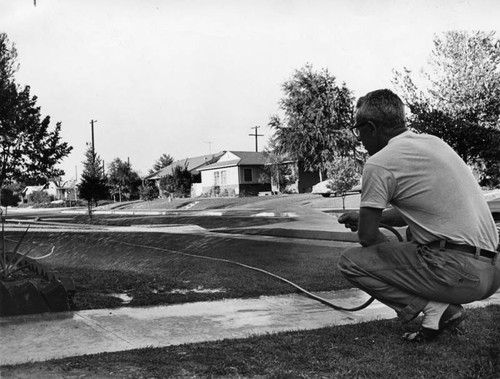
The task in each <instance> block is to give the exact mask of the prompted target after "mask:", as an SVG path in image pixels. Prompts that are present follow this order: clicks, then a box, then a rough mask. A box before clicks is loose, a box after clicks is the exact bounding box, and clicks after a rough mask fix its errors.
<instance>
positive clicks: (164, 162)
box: [149, 153, 174, 174]
mask: <svg viewBox="0 0 500 379" xmlns="http://www.w3.org/2000/svg"><path fill="white" fill-rule="evenodd" d="M173 162H174V158H173V157H172V156H171V155H170V154H165V153H163V154H162V155H161V157H160V158H158V159H157V160H156V162H155V163H154V165H153V168H152V169H150V170H149V173H150V174H154V173H155V172H158V171H160V170H161V169H162V168H163V167H167V166H170V165H171V164H172V163H173Z"/></svg>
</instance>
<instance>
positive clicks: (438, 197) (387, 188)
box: [360, 131, 498, 251]
mask: <svg viewBox="0 0 500 379" xmlns="http://www.w3.org/2000/svg"><path fill="white" fill-rule="evenodd" d="M360 205H361V207H371V208H377V209H384V208H387V207H388V206H389V205H392V206H393V207H394V208H395V209H397V210H398V211H399V212H400V213H401V215H402V216H403V218H404V220H405V221H406V223H407V224H408V226H409V227H410V230H411V232H412V234H413V238H414V239H415V241H416V242H418V243H430V242H433V241H437V240H443V239H444V240H448V241H450V242H452V243H457V244H468V245H472V246H478V247H480V248H482V249H487V250H493V251H494V250H496V248H497V246H498V233H497V230H496V226H495V222H494V220H493V217H492V215H491V212H490V210H489V208H488V205H487V203H486V200H485V199H484V196H483V194H482V191H481V188H480V187H479V184H478V183H477V181H476V179H475V178H474V176H473V175H472V172H471V170H470V169H469V167H467V165H466V164H465V163H464V161H463V160H462V159H461V158H460V157H459V156H458V155H457V154H456V153H455V151H454V150H453V149H452V148H451V147H450V146H448V145H447V144H446V143H445V142H443V141H442V140H441V139H439V138H437V137H435V136H432V135H428V134H416V133H413V132H411V131H406V132H404V133H402V134H400V135H398V136H396V137H394V138H392V139H391V140H390V141H389V143H388V144H387V146H386V147H384V148H383V149H382V150H380V151H379V152H377V153H376V154H374V155H373V156H371V157H370V158H369V159H368V160H367V162H366V164H365V167H364V169H363V188H362V193H361V204H360Z"/></svg>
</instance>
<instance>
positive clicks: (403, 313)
mask: <svg viewBox="0 0 500 379" xmlns="http://www.w3.org/2000/svg"><path fill="white" fill-rule="evenodd" d="M428 302H429V300H427V299H422V298H418V299H416V300H415V301H413V302H412V303H411V304H408V305H407V306H406V307H404V308H403V309H401V310H399V311H397V314H398V317H399V318H400V319H401V321H403V323H407V322H410V321H411V320H413V319H414V318H415V317H417V316H418V315H419V313H420V312H422V309H424V307H425V306H426V305H427V303H428Z"/></svg>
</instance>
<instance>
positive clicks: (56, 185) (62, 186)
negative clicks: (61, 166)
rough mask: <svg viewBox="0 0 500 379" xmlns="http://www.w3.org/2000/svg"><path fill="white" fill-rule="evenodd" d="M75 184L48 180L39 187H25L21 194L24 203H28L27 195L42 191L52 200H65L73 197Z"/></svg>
mask: <svg viewBox="0 0 500 379" xmlns="http://www.w3.org/2000/svg"><path fill="white" fill-rule="evenodd" d="M75 187H76V184H75V182H74V181H67V182H64V183H62V182H61V181H60V180H50V181H48V182H47V183H45V184H43V185H40V186H26V187H25V188H24V190H23V191H22V192H21V196H22V199H23V202H24V203H27V202H28V201H29V195H31V194H32V193H33V192H37V191H43V192H45V193H47V194H48V195H49V196H50V198H51V199H52V200H67V199H68V197H69V196H72V197H74V196H75Z"/></svg>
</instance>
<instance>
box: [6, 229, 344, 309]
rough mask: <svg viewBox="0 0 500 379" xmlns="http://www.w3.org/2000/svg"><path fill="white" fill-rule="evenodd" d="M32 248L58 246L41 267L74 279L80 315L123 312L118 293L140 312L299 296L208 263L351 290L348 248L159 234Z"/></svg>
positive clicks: (76, 236)
mask: <svg viewBox="0 0 500 379" xmlns="http://www.w3.org/2000/svg"><path fill="white" fill-rule="evenodd" d="M10 238H11V239H16V238H19V233H15V234H12V233H11V234H10ZM25 242H26V243H25V244H24V246H29V247H30V249H32V250H33V253H30V255H37V254H40V255H43V253H44V252H46V251H49V249H50V248H51V247H52V246H54V253H53V254H52V255H51V256H50V257H47V258H44V259H42V260H41V261H40V262H41V263H43V264H44V265H45V266H47V267H48V268H50V269H52V270H55V271H57V272H58V273H59V274H60V275H65V276H71V277H72V278H73V279H74V281H75V283H76V289H77V291H76V296H75V298H74V303H75V309H78V310H82V309H95V308H113V307H119V306H122V305H123V303H122V300H121V299H120V298H119V297H117V296H116V295H117V294H118V295H119V294H126V295H127V296H128V297H130V298H131V300H130V302H129V303H128V304H127V305H126V306H132V307H133V306H147V305H162V304H164V305H166V304H176V303H185V302H192V301H204V300H216V299H222V298H245V297H258V296H260V295H277V294H285V293H291V292H296V289H295V288H294V287H292V286H290V285H289V284H286V283H284V282H281V281H279V280H277V279H275V278H273V277H271V276H268V275H265V274H263V273H261V272H257V271H253V270H249V269H247V268H243V267H240V266H238V265H235V264H232V263H228V262H221V261H214V260H208V259H205V258H204V257H211V258H217V259H223V260H230V261H234V262H240V263H242V264H245V265H250V266H253V267H256V268H259V269H264V270H267V271H269V272H272V273H274V274H277V275H279V276H282V277H284V278H286V279H288V280H290V281H292V282H294V283H296V284H298V285H299V286H301V287H303V288H306V289H308V290H311V291H327V290H337V289H343V288H349V287H350V285H349V284H348V283H347V282H346V281H345V280H344V279H343V277H342V276H341V275H340V274H339V272H338V270H337V267H336V264H337V260H338V257H339V255H340V253H341V252H342V250H343V249H342V248H339V247H334V246H333V245H334V244H333V243H331V242H328V241H310V240H304V241H298V240H290V241H289V242H287V241H283V240H281V241H276V240H273V239H271V238H265V237H246V238H232V237H221V236H218V235H217V234H208V235H207V234H199V235H195V234H166V233H154V232H147V233H146V232H145V233H142V232H113V233H108V232H93V233H78V232H71V233H69V232H64V233H57V232H55V233H39V232H38V233H37V232H30V233H29V236H28V237H27V238H26V240H25ZM38 252H39V253H38ZM113 295H114V296H113Z"/></svg>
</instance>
